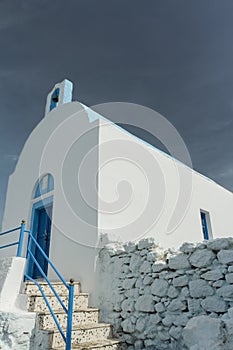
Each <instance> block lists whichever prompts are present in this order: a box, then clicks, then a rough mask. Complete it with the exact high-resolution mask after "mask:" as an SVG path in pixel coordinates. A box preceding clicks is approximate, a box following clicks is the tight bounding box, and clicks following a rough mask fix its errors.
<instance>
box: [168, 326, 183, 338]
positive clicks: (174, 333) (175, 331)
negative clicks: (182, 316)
mask: <svg viewBox="0 0 233 350" xmlns="http://www.w3.org/2000/svg"><path fill="white" fill-rule="evenodd" d="M182 330H183V328H182V327H175V326H172V327H171V328H170V330H169V334H170V336H171V337H172V338H174V339H176V340H178V339H179V338H180V336H181V332H182Z"/></svg>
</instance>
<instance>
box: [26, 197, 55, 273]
mask: <svg viewBox="0 0 233 350" xmlns="http://www.w3.org/2000/svg"><path fill="white" fill-rule="evenodd" d="M52 209H53V205H52V203H51V204H50V205H48V206H46V207H41V208H38V209H34V215H33V232H32V234H33V236H34V238H35V239H36V241H37V243H38V244H39V245H40V247H41V248H42V250H43V251H44V252H45V254H46V255H47V257H49V248H50V238H51V221H52ZM31 250H32V251H33V254H34V257H35V259H36V260H37V262H38V263H39V265H40V267H41V269H42V271H43V272H44V273H45V275H46V276H47V273H48V261H47V259H46V258H45V256H44V255H43V253H42V252H41V251H40V249H39V248H38V247H37V246H36V245H35V244H33V243H31ZM31 263H32V264H31V265H32V268H31V277H32V278H34V279H40V278H43V275H42V273H41V271H40V270H39V269H38V267H37V266H36V264H35V263H34V262H33V261H32V262H31Z"/></svg>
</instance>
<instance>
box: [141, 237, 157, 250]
mask: <svg viewBox="0 0 233 350" xmlns="http://www.w3.org/2000/svg"><path fill="white" fill-rule="evenodd" d="M154 246H155V240H154V238H152V237H149V238H144V239H141V240H140V241H139V242H138V249H139V250H142V249H145V248H151V247H154Z"/></svg>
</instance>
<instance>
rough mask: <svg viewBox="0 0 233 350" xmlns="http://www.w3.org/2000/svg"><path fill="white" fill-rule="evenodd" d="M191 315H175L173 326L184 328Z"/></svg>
mask: <svg viewBox="0 0 233 350" xmlns="http://www.w3.org/2000/svg"><path fill="white" fill-rule="evenodd" d="M191 316H192V315H191V314H190V313H187V312H185V313H183V314H181V315H176V318H175V319H174V321H173V323H174V325H175V326H186V324H187V322H188V320H189V318H191Z"/></svg>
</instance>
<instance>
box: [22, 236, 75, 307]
mask: <svg viewBox="0 0 233 350" xmlns="http://www.w3.org/2000/svg"><path fill="white" fill-rule="evenodd" d="M31 238H32V237H31ZM38 247H39V245H38ZM28 253H29V255H30V256H31V258H32V259H33V261H34V263H35V264H36V266H37V268H38V270H39V271H40V273H41V275H42V276H43V277H44V279H45V280H46V282H47V283H48V285H49V287H50V288H51V290H52V292H53V293H54V295H55V296H56V298H57V300H58V301H59V303H60V304H61V306H62V308H63V309H64V311H65V312H66V313H68V310H67V308H66V307H65V305H64V303H63V302H62V300H61V298H60V297H59V295H58V294H57V292H56V290H55V289H54V287H53V285H52V284H51V283H50V281H49V279H48V277H47V276H46V274H45V273H44V271H43V270H42V268H41V266H40V264H39V263H38V261H37V260H36V258H35V257H34V255H33V253H32V251H31V250H30V248H28ZM31 278H32V277H31Z"/></svg>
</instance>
